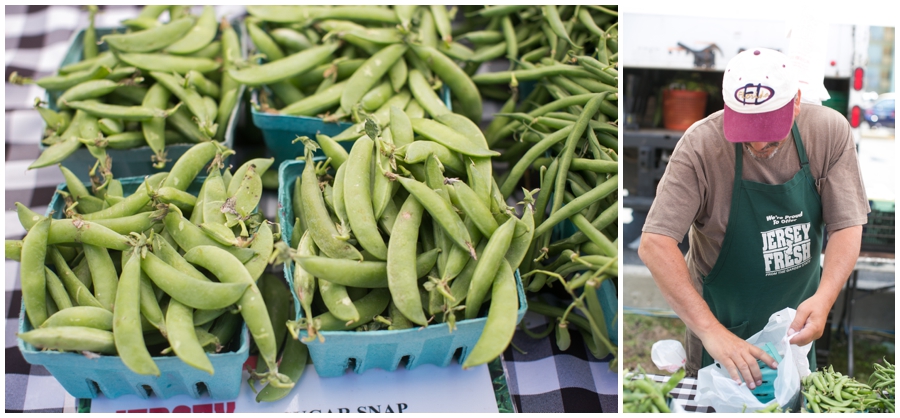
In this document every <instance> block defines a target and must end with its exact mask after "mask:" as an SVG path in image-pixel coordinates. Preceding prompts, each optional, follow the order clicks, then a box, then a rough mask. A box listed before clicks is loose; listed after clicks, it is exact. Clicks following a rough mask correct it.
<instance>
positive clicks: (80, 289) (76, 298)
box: [26, 247, 109, 311]
mask: <svg viewBox="0 0 900 418" xmlns="http://www.w3.org/2000/svg"><path fill="white" fill-rule="evenodd" d="M47 255H48V256H49V257H50V260H51V261H52V262H53V266H54V267H56V271H57V272H59V275H58V276H59V279H60V280H61V281H62V283H63V286H65V288H66V291H67V292H68V294H69V299H70V300H72V301H73V302H74V304H76V305H78V306H91V307H95V308H100V309H104V310H106V311H109V310H108V309H106V308H104V307H103V305H102V304H100V302H99V301H97V298H95V297H94V295H92V294H91V291H90V290H89V289H88V288H87V286H85V284H84V283H83V282H82V281H81V280H79V279H78V277H76V275H75V273H74V272H73V271H72V269H70V268H69V265H68V263H66V260H65V259H64V258H63V256H62V254H60V253H59V251H58V250H57V249H56V247H51V248H50V249H49V250H48V254H47ZM85 265H87V262H86V261H85ZM27 308H28V307H27V306H26V309H27Z"/></svg>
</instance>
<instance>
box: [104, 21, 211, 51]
mask: <svg viewBox="0 0 900 418" xmlns="http://www.w3.org/2000/svg"><path fill="white" fill-rule="evenodd" d="M193 25H194V19H193V18H189V17H183V18H180V19H173V20H172V21H171V22H169V23H167V24H165V25H161V26H159V27H156V28H152V29H147V30H142V31H137V32H132V33H124V34H113V35H106V36H104V37H102V38H100V41H101V42H106V43H107V44H109V46H110V48H112V49H114V50H116V51H122V52H152V51H157V50H160V49H163V48H165V47H167V46H169V45H171V44H172V43H174V42H176V41H178V40H179V39H180V38H181V37H182V36H184V35H185V34H186V33H187V32H188V31H189V30H190V29H191V27H192V26H193Z"/></svg>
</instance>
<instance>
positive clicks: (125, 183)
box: [17, 177, 250, 399]
mask: <svg viewBox="0 0 900 418" xmlns="http://www.w3.org/2000/svg"><path fill="white" fill-rule="evenodd" d="M120 181H121V182H122V188H123V191H124V193H125V195H130V194H131V193H134V191H135V190H136V189H137V187H138V186H139V185H140V184H141V183H142V182H143V181H144V179H143V178H142V177H131V178H123V179H120ZM202 184H203V178H202V177H198V178H197V179H195V180H194V182H193V183H192V184H191V187H190V188H188V192H190V193H193V194H197V193H198V192H199V190H200V186H201V185H202ZM88 186H89V185H88ZM66 190H67V188H66V185H65V183H63V184H60V185H59V186H58V187H57V193H55V194H54V195H53V198H52V200H51V202H50V206H49V207H48V208H47V216H52V217H53V218H54V219H60V218H61V217H62V214H63V213H64V209H65V201H64V199H63V198H62V196H61V195H60V194H59V191H66ZM32 329H34V327H33V325H32V324H31V322H30V321H29V320H28V317H27V315H26V314H25V305H24V304H23V305H22V308H21V310H20V312H19V327H18V332H19V333H23V332H28V331H31V330H32ZM17 340H18V347H19V351H21V353H22V356H23V357H24V358H25V361H27V362H28V363H30V364H32V365H40V366H43V367H44V368H46V369H47V371H49V372H50V374H51V375H53V377H55V378H56V380H57V381H59V383H60V385H62V387H63V388H64V389H65V390H66V391H67V392H69V394H70V395H72V396H74V397H76V398H85V399H92V398H96V397H98V396H99V395H100V394H102V395H103V396H105V397H107V398H117V397H119V396H122V395H137V396H139V397H141V398H144V399H146V398H148V397H150V396H151V395H156V396H157V397H159V398H162V399H167V398H170V397H172V396H176V395H188V396H191V397H193V398H198V397H200V396H201V395H202V394H204V393H208V394H209V396H210V397H211V398H213V399H234V398H236V397H237V396H238V394H239V393H240V389H241V384H242V381H243V379H242V374H241V373H242V369H243V365H244V362H245V361H247V358H248V356H249V353H250V337H249V334H248V330H247V325H246V324H242V325H241V332H240V334H239V335H237V336H236V337H235V338H233V340H232V341H230V342H229V343H227V344H223V345H224V346H225V349H224V350H223V351H222V352H220V353H214V354H209V359H210V362H211V363H212V365H213V369H214V370H215V374H214V375H210V374H208V373H206V372H204V371H201V370H199V369H195V368H194V367H192V366H189V365H187V364H186V363H184V362H183V361H181V359H179V358H178V357H176V356H174V355H172V356H155V357H153V361H154V362H155V363H156V365H157V367H159V371H160V375H159V377H156V376H145V375H139V374H137V373H134V372H132V371H131V370H130V369H128V367H126V366H125V364H124V363H122V360H121V358H119V357H118V356H110V355H98V356H95V357H94V356H92V357H87V356H85V355H82V354H81V353H71V352H60V351H51V350H45V351H42V350H40V349H38V348H36V347H34V346H33V345H31V344H29V343H27V342H25V341H23V340H22V339H19V338H17Z"/></svg>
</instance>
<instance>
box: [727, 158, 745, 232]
mask: <svg viewBox="0 0 900 418" xmlns="http://www.w3.org/2000/svg"><path fill="white" fill-rule="evenodd" d="M743 147H744V144H742V143H739V142H735V143H734V186H732V188H731V207H732V208H736V207H738V205H739V204H740V203H738V199H739V197H740V195H741V194H740V190H741V185H742V184H743V183H741V177H743V175H744V148H743ZM728 222H729V223H731V215H729V216H728Z"/></svg>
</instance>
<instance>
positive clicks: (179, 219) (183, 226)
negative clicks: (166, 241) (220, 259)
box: [163, 205, 256, 270]
mask: <svg viewBox="0 0 900 418" xmlns="http://www.w3.org/2000/svg"><path fill="white" fill-rule="evenodd" d="M163 224H164V225H165V227H166V230H168V231H169V233H170V234H171V236H172V238H173V239H174V240H175V242H176V243H178V246H179V247H180V248H181V249H183V250H185V251H189V250H191V249H192V248H194V247H197V246H201V245H202V246H214V247H217V248H220V249H223V250H225V251H226V252H228V253H229V254H231V255H233V256H235V257H237V259H238V260H240V261H241V263H245V262H247V261H249V260H250V259H252V258H253V257H255V256H256V252H255V251H253V250H251V249H249V248H238V247H232V246H226V245H223V244H220V243H218V242H216V241H215V240H213V239H212V238H209V237H208V236H207V235H206V233H205V232H203V230H202V229H200V227H198V226H196V225H194V224H192V223H191V221H189V220H188V219H185V217H184V216H183V215H182V214H181V212H179V211H178V208H176V207H175V206H174V205H169V207H168V213H167V214H166V216H165V218H163ZM244 270H246V269H244Z"/></svg>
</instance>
